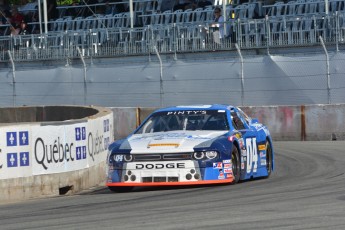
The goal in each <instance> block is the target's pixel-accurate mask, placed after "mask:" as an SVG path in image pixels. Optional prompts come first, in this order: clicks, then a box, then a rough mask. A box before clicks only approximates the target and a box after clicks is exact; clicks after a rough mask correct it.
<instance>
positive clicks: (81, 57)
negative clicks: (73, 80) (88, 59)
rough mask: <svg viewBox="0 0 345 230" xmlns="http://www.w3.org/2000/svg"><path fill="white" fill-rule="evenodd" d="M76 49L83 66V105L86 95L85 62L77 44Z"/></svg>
mask: <svg viewBox="0 0 345 230" xmlns="http://www.w3.org/2000/svg"><path fill="white" fill-rule="evenodd" d="M77 50H78V53H79V56H80V59H81V61H82V62H83V66H84V105H86V95H87V84H86V64H85V60H84V57H83V55H82V54H81V51H80V48H79V47H78V46H77Z"/></svg>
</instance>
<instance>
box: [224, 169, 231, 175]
mask: <svg viewBox="0 0 345 230" xmlns="http://www.w3.org/2000/svg"><path fill="white" fill-rule="evenodd" d="M224 173H231V174H232V169H224Z"/></svg>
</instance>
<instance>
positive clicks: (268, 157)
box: [265, 141, 272, 178]
mask: <svg viewBox="0 0 345 230" xmlns="http://www.w3.org/2000/svg"><path fill="white" fill-rule="evenodd" d="M266 169H267V176H266V177H265V178H268V177H269V176H270V175H271V173H272V148H271V144H270V142H269V141H267V142H266Z"/></svg>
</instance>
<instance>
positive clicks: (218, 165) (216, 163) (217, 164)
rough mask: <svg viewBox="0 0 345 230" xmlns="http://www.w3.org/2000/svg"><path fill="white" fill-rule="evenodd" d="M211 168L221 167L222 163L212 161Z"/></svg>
mask: <svg viewBox="0 0 345 230" xmlns="http://www.w3.org/2000/svg"><path fill="white" fill-rule="evenodd" d="M213 168H214V169H221V168H223V163H222V162H215V163H213Z"/></svg>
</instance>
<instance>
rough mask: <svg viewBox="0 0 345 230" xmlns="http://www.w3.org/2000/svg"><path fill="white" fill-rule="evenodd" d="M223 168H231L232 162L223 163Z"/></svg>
mask: <svg viewBox="0 0 345 230" xmlns="http://www.w3.org/2000/svg"><path fill="white" fill-rule="evenodd" d="M224 168H225V169H229V168H232V163H227V164H224Z"/></svg>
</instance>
